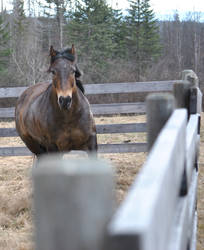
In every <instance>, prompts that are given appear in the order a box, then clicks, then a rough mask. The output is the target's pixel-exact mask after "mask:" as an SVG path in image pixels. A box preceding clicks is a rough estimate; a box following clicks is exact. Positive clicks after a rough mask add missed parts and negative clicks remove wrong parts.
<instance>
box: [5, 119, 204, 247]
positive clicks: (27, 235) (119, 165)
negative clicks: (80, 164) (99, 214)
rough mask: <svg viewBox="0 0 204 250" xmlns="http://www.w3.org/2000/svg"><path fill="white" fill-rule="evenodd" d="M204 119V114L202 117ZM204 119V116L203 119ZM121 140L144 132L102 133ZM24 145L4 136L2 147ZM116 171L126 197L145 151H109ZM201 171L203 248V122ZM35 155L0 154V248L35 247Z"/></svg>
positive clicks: (203, 233) (201, 240) (202, 233)
mask: <svg viewBox="0 0 204 250" xmlns="http://www.w3.org/2000/svg"><path fill="white" fill-rule="evenodd" d="M203 118H204V117H203ZM202 120H203V119H202ZM144 121H145V117H144V116H130V117H114V118H111V117H109V118H97V119H96V122H97V124H104V123H106V124H107V123H110V124H112V123H118V122H120V123H127V122H128V123H132V122H144ZM13 126H14V124H13V123H0V127H13ZM121 141H130V142H132V143H133V142H143V141H145V135H144V134H142V133H140V134H127V135H125V136H121V135H117V134H115V135H112V136H109V135H99V136H98V142H99V143H117V142H121ZM14 145H16V146H17V145H22V142H21V141H20V140H19V139H18V138H10V139H9V140H8V138H1V139H0V147H3V146H14ZM101 157H104V158H107V159H109V160H110V161H111V162H112V164H113V166H114V168H115V170H116V180H117V187H116V195H117V200H118V203H119V202H120V201H122V200H123V198H124V196H125V194H126V192H127V190H128V188H129V186H130V185H131V183H132V181H133V180H134V178H135V175H136V174H137V173H138V171H139V169H140V168H141V166H142V165H143V163H144V161H145V158H146V154H145V153H139V154H107V155H101ZM199 161H200V170H199V171H200V173H199V186H198V216H199V223H198V232H199V233H198V248H197V249H198V250H203V249H204V247H203V246H204V192H203V187H204V124H203V125H202V127H201V151H200V160H199ZM32 162H33V160H32V157H0V250H32V249H34V247H33V240H32V232H33V226H32V207H31V200H32V188H31V166H32Z"/></svg>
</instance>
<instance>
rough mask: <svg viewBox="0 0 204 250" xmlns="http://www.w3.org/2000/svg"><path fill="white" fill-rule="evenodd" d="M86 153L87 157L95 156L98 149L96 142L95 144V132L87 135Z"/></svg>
mask: <svg viewBox="0 0 204 250" xmlns="http://www.w3.org/2000/svg"><path fill="white" fill-rule="evenodd" d="M87 147H88V149H87V153H88V155H89V157H95V158H96V157H97V151H98V144H97V137H96V134H92V135H91V136H90V137H89V140H88V143H87Z"/></svg>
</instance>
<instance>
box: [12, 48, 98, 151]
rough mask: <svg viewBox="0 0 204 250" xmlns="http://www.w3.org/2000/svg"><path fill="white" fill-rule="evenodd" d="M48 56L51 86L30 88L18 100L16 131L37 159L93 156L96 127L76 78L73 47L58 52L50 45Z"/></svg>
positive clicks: (81, 87)
mask: <svg viewBox="0 0 204 250" xmlns="http://www.w3.org/2000/svg"><path fill="white" fill-rule="evenodd" d="M50 56H51V60H50V68H49V72H51V73H52V74H53V79H52V83H38V84H36V85H33V86H31V87H29V88H28V89H26V90H25V91H24V92H23V94H22V95H21V96H20V97H19V99H18V102H17V106H16V111H15V120H16V129H17V131H18V133H19V135H20V137H21V139H22V140H23V141H24V142H25V144H26V146H27V147H28V148H29V149H30V151H31V152H33V153H34V154H35V155H36V156H39V155H41V154H44V153H49V152H68V151H70V150H84V151H87V152H88V153H96V151H97V140H96V127H95V123H94V120H93V115H92V113H91V111H90V105H89V102H88V100H87V98H86V97H85V96H84V94H83V91H84V89H83V86H82V84H81V82H80V80H79V79H78V78H79V76H80V71H79V69H78V67H77V64H76V53H75V48H74V45H72V48H71V49H66V50H63V51H60V52H58V51H56V50H54V49H53V47H52V46H51V47H50Z"/></svg>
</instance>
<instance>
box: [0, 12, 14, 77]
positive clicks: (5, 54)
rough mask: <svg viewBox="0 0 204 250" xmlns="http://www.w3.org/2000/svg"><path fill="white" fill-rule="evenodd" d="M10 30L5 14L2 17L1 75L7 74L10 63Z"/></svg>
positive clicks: (0, 31) (0, 43)
mask: <svg viewBox="0 0 204 250" xmlns="http://www.w3.org/2000/svg"><path fill="white" fill-rule="evenodd" d="M8 44H9V29H8V24H6V22H5V21H4V16H3V13H1V15H0V74H1V75H2V74H5V73H6V69H7V67H8V63H9V55H10V53H11V50H10V48H9V45H8Z"/></svg>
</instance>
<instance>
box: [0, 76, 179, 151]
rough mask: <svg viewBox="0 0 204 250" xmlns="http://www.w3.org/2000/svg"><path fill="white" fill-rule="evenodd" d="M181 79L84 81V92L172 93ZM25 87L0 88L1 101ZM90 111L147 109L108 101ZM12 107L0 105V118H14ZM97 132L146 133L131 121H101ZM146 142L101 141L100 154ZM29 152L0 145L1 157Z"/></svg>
mask: <svg viewBox="0 0 204 250" xmlns="http://www.w3.org/2000/svg"><path fill="white" fill-rule="evenodd" d="M181 82H182V80H174V81H161V82H135V83H107V84H95V85H94V84H87V85H85V86H84V87H85V92H86V95H87V97H88V98H89V96H93V95H99V94H101V95H103V94H110V95H111V94H121V93H144V94H145V95H147V94H148V93H157V92H172V91H173V85H174V83H181ZM25 89H26V87H16V88H0V104H1V102H3V103H4V104H5V101H7V102H8V103H9V101H10V100H11V101H12V102H11V103H15V101H16V100H17V98H18V97H19V95H20V94H21V93H22V92H23V91H24V90H25ZM91 109H92V112H93V114H94V115H95V116H98V115H118V114H144V113H145V112H146V109H145V103H144V102H135V103H110V104H92V105H91ZM14 112H15V108H14V107H6V108H5V107H4V108H0V119H8V118H11V119H13V118H14ZM96 129H97V134H112V133H144V132H146V124H145V123H132V124H110V125H107V124H104V125H97V128H96ZM16 136H18V134H17V132H16V130H15V129H14V128H0V137H16ZM146 150H147V149H146V143H121V144H100V145H99V153H128V152H129V153H130V152H133V153H137V152H145V151H146ZM26 155H31V152H30V151H29V150H28V149H27V148H26V147H1V148H0V156H26Z"/></svg>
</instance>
